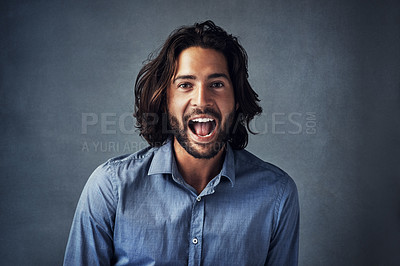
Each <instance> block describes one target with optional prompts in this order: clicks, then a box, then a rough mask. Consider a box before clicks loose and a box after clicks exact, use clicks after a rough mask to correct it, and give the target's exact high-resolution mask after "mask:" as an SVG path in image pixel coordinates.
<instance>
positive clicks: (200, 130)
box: [193, 122, 212, 136]
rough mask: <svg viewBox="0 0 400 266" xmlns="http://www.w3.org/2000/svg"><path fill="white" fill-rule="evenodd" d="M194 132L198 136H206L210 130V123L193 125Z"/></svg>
mask: <svg viewBox="0 0 400 266" xmlns="http://www.w3.org/2000/svg"><path fill="white" fill-rule="evenodd" d="M193 127H194V131H195V132H196V134H197V135H199V136H206V135H208V134H210V132H211V130H212V122H203V123H201V122H200V123H194V125H193Z"/></svg>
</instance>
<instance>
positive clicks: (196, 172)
mask: <svg viewBox="0 0 400 266" xmlns="http://www.w3.org/2000/svg"><path fill="white" fill-rule="evenodd" d="M174 153H175V158H176V163H177V166H178V170H179V173H180V174H181V175H182V177H183V179H184V180H185V181H186V183H188V184H189V185H191V186H192V187H193V188H194V189H196V191H197V193H198V194H200V192H201V191H203V189H204V188H205V187H206V186H207V184H208V182H210V180H211V179H213V178H214V177H215V176H216V175H217V174H218V173H219V172H220V171H221V169H222V165H223V163H224V157H223V155H224V154H225V148H222V149H221V150H220V151H219V152H218V154H217V155H215V156H214V157H213V158H211V159H197V158H195V157H193V156H192V155H190V154H189V153H188V152H187V151H186V150H185V149H184V148H183V147H182V146H181V145H180V144H179V142H178V141H177V140H176V139H175V138H174Z"/></svg>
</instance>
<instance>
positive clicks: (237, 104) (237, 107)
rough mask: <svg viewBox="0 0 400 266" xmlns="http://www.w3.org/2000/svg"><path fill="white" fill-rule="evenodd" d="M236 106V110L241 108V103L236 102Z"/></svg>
mask: <svg viewBox="0 0 400 266" xmlns="http://www.w3.org/2000/svg"><path fill="white" fill-rule="evenodd" d="M235 108H236V111H237V110H238V109H239V103H236V106H235Z"/></svg>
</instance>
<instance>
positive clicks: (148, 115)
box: [134, 20, 262, 149]
mask: <svg viewBox="0 0 400 266" xmlns="http://www.w3.org/2000/svg"><path fill="white" fill-rule="evenodd" d="M189 47H201V48H211V49H214V50H216V51H219V52H221V53H222V54H223V55H224V56H225V58H226V60H227V63H228V71H229V75H230V78H231V80H232V84H233V89H234V94H235V101H236V103H238V104H239V107H238V109H237V111H236V115H235V119H234V121H233V127H232V132H231V134H230V137H229V140H228V142H229V143H230V144H231V146H232V148H234V149H243V148H245V147H246V146H247V142H248V133H247V130H246V127H247V129H248V130H249V132H251V133H253V132H252V131H251V130H250V128H249V123H250V121H251V120H252V119H253V117H254V116H255V115H259V114H261V112H262V108H261V107H260V106H259V105H258V103H257V102H259V101H260V100H259V99H258V95H257V93H256V92H255V91H254V90H253V89H252V88H251V86H250V84H249V82H248V80H247V79H248V72H247V53H246V51H245V50H244V49H243V47H242V46H241V45H240V44H239V42H238V40H237V38H236V37H234V36H232V35H231V34H228V33H227V32H226V31H225V30H223V29H222V28H220V27H218V26H216V25H215V24H214V22H212V21H210V20H207V21H205V22H203V23H196V24H194V25H193V26H183V27H181V28H178V29H176V30H175V31H173V32H172V33H171V34H170V36H169V37H168V39H167V40H166V41H165V43H164V45H163V46H162V47H161V49H160V52H159V53H158V55H157V56H156V57H155V58H151V57H152V56H151V55H150V56H149V59H148V61H147V63H146V64H145V65H144V66H143V68H142V69H141V70H140V72H139V74H138V76H137V79H136V83H135V112H134V117H135V118H136V127H137V128H138V129H139V130H140V135H141V136H143V137H144V138H145V139H146V140H147V142H148V143H149V144H150V145H151V146H153V147H154V146H160V145H162V144H163V143H165V141H166V140H167V139H168V137H169V136H170V135H171V132H170V131H168V130H166V126H165V123H166V121H164V120H166V119H165V118H166V115H165V112H166V110H167V108H166V104H167V103H166V91H167V87H168V86H169V84H170V82H171V79H172V77H173V76H174V75H175V71H176V61H177V60H178V57H179V54H180V53H181V52H182V51H183V50H185V49H187V48H189ZM160 118H161V119H160ZM253 134H254V133H253Z"/></svg>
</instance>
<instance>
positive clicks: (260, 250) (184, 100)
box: [64, 21, 299, 265]
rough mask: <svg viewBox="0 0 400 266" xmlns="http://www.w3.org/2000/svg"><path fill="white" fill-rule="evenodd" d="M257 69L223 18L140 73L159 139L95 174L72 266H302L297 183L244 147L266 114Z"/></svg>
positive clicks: (184, 38)
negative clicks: (252, 74) (255, 86)
mask: <svg viewBox="0 0 400 266" xmlns="http://www.w3.org/2000/svg"><path fill="white" fill-rule="evenodd" d="M247 76H248V75H247V55H246V52H245V50H244V49H243V48H242V47H241V46H240V44H239V43H238V42H237V39H236V38H235V37H233V36H232V35H228V34H227V33H226V32H225V31H224V30H223V29H221V28H220V27H218V26H216V25H215V24H214V23H213V22H211V21H206V22H204V23H201V24H195V25H194V26H191V27H182V28H180V29H178V30H176V31H174V32H173V33H172V34H171V35H170V36H169V38H168V39H167V41H166V42H165V44H164V46H163V47H162V49H161V51H160V52H159V54H158V56H157V57H155V58H154V59H152V60H150V61H149V62H148V63H147V64H146V65H145V66H144V67H143V68H142V70H141V71H140V73H139V75H138V78H137V81H136V87H135V96H136V103H135V117H136V119H137V125H138V128H139V129H140V133H141V135H142V136H143V137H144V138H145V139H146V140H147V141H148V143H149V144H150V147H148V148H146V149H144V150H142V151H139V152H137V153H135V154H131V155H126V156H122V157H118V158H114V159H110V160H109V161H107V162H106V163H105V164H102V165H101V166H99V167H98V168H97V169H96V170H95V171H94V173H93V174H92V176H91V177H90V178H89V180H88V182H87V184H86V186H85V188H84V190H83V192H82V195H81V199H80V201H79V203H78V207H77V210H76V214H75V217H74V220H73V224H72V229H71V233H70V237H69V241H68V245H67V250H66V254H65V259H64V264H65V265H110V264H115V265H166V264H168V265H297V255H298V233H299V231H298V226H299V206H298V198H297V190H296V186H295V184H294V182H293V180H292V179H291V178H290V177H289V176H288V175H287V174H286V173H285V172H283V171H282V170H280V169H279V168H277V167H275V166H273V165H271V164H269V163H266V162H263V161H262V160H260V159H258V158H257V157H255V156H254V155H252V154H250V153H249V152H247V151H245V150H244V147H245V146H246V145H247V140H248V133H247V130H246V127H247V129H248V128H249V122H250V121H251V119H252V118H253V117H254V116H255V115H257V114H260V113H261V111H262V110H261V108H260V107H259V105H258V104H257V101H258V96H257V94H256V93H255V92H254V91H253V90H252V88H251V87H250V85H249V83H248V80H247Z"/></svg>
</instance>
